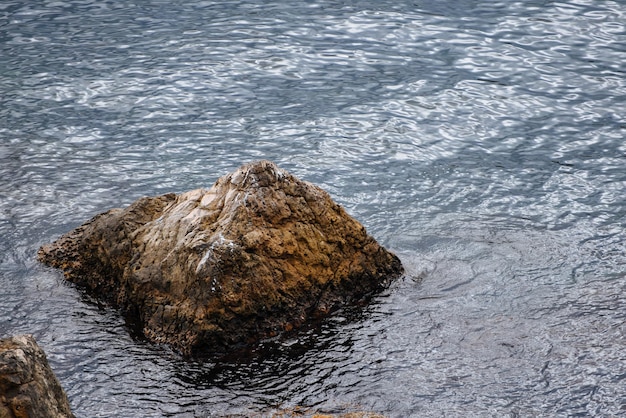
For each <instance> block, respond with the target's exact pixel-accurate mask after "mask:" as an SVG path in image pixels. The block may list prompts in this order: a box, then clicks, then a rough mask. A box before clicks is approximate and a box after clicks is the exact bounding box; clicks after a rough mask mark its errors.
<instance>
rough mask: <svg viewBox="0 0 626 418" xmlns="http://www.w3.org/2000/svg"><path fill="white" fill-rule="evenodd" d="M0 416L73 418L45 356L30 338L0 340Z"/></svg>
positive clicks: (3, 417)
mask: <svg viewBox="0 0 626 418" xmlns="http://www.w3.org/2000/svg"><path fill="white" fill-rule="evenodd" d="M0 417H2V418H27V417H28V418H41V417H49V418H69V417H72V418H73V417H74V415H73V414H72V412H71V411H70V405H69V402H68V400H67V396H66V395H65V392H64V391H63V389H62V388H61V385H60V384H59V381H58V380H57V378H56V376H55V375H54V373H53V372H52V369H50V365H49V364H48V360H47V359H46V355H45V353H44V352H43V350H42V349H41V348H40V347H39V346H38V345H37V343H36V342H35V339H34V338H33V337H31V336H30V335H20V336H16V337H11V338H6V339H2V340H0Z"/></svg>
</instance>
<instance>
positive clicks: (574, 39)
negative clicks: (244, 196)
mask: <svg viewBox="0 0 626 418" xmlns="http://www.w3.org/2000/svg"><path fill="white" fill-rule="evenodd" d="M429 3H433V4H429ZM625 25H626V4H624V2H615V1H603V0H597V1H596V0H594V1H585V0H566V1H563V2H552V1H523V2H496V3H494V2H487V1H478V0H458V1H449V2H391V1H355V2H348V3H346V4H342V3H341V2H327V1H314V2H254V1H226V2H209V1H186V2H182V1H171V0H168V1H157V0H153V1H142V2H126V1H124V2H122V1H120V2H100V1H94V0H82V1H78V0H76V1H72V0H70V1H44V0H41V1H35V0H30V1H11V0H8V1H7V0H5V1H3V2H2V4H1V5H0V58H1V59H0V236H1V237H2V240H0V289H1V290H0V334H2V335H9V334H17V333H24V332H26V333H32V334H34V335H35V336H36V338H37V339H38V341H39V343H40V344H41V345H42V346H43V347H44V349H45V350H46V351H47V353H48V357H49V360H50V362H51V364H52V365H53V368H54V370H55V371H56V373H57V374H58V376H59V378H60V380H61V381H62V384H63V386H64V387H65V389H66V390H67V393H68V395H69V398H70V401H71V404H72V407H73V409H74V411H75V412H76V415H77V416H81V417H111V416H120V417H121V416H146V417H147V416H154V417H161V416H181V417H193V416H224V415H235V416H239V415H241V416H251V415H260V416H267V415H271V414H272V413H278V412H281V411H284V410H294V409H296V410H298V411H303V413H309V414H310V413H312V411H321V412H334V413H341V412H346V411H356V410H361V411H374V412H379V413H383V414H385V415H387V416H390V417H406V416H433V417H438V416H444V415H445V416H468V415H470V416H472V415H475V416H507V415H508V416H568V415H569V416H585V415H592V416H593V415H596V416H617V415H621V414H626V401H625V400H624V393H625V388H626V354H625V353H626V350H625V349H626V325H625V320H626V298H625V296H624V295H625V294H626V244H625V238H626V232H625V230H624V227H625V224H626V219H625V213H626V198H625V191H626V140H625V139H626V77H625V67H624V63H625V62H626V29H625ZM260 158H267V159H271V160H274V161H276V162H277V163H278V164H279V165H280V166H282V167H283V168H286V169H288V170H290V171H291V172H293V173H294V174H296V175H298V176H299V177H301V178H304V179H306V180H309V181H312V182H314V183H316V184H318V185H320V186H322V187H323V188H325V189H326V190H328V191H329V192H330V193H331V194H332V195H333V197H334V198H335V199H336V200H337V201H338V202H340V203H341V204H343V205H344V206H345V207H346V208H347V210H348V211H349V212H350V213H351V214H353V215H354V216H355V217H356V218H357V219H359V220H360V221H361V222H362V223H363V224H364V225H365V226H366V227H367V228H368V230H369V232H370V233H371V234H373V235H374V236H375V237H376V238H377V239H378V240H379V241H380V242H381V243H382V244H384V245H386V246H387V247H389V248H391V249H393V250H394V251H396V252H397V253H398V254H399V255H400V257H401V258H402V260H403V262H404V264H405V266H406V268H407V275H406V277H404V278H403V279H401V280H399V281H397V282H395V283H394V284H393V285H392V286H391V288H390V289H389V290H388V291H387V292H385V294H383V295H381V296H380V297H378V298H377V299H376V300H375V301H374V303H373V304H372V305H371V306H369V307H368V308H367V309H365V310H362V311H346V312H342V313H340V314H339V315H337V316H335V317H333V318H332V319H330V320H328V321H326V322H325V323H323V324H321V325H319V326H317V327H314V328H312V329H308V330H304V331H303V332H302V333H301V334H299V335H298V336H297V337H294V338H292V339H289V340H277V341H268V342H266V343H265V345H264V347H261V348H260V349H259V352H258V353H257V355H256V356H254V357H252V358H250V359H242V360H241V361H233V362H230V363H221V364H216V363H213V362H208V361H207V362H188V361H185V360H183V359H182V358H180V357H179V356H178V355H177V354H176V353H173V352H171V351H170V350H168V349H167V348H165V347H159V346H153V345H151V344H148V343H146V342H144V341H142V340H141V339H138V338H135V337H134V336H132V335H131V333H130V331H129V329H128V328H127V327H126V326H125V324H124V321H123V319H122V318H121V317H120V316H119V315H118V313H117V312H116V311H115V310H113V309H111V308H108V307H106V306H101V305H99V304H98V303H97V302H96V301H94V300H91V299H89V298H88V297H87V296H85V295H84V294H82V293H81V292H80V291H78V290H77V289H75V288H74V287H73V286H71V285H68V284H66V283H65V282H64V281H63V279H62V277H61V274H60V273H59V272H58V271H55V270H50V269H47V268H44V267H42V266H41V265H39V264H37V262H36V261H35V253H36V250H37V248H38V247H39V246H40V245H41V244H43V243H46V242H50V241H52V240H53V239H55V238H56V237H58V236H59V235H60V234H62V233H64V232H66V231H68V230H70V229H71V228H73V227H75V226H77V225H78V224H80V223H82V222H83V221H85V220H87V219H89V218H90V217H91V216H93V215H94V214H96V213H98V212H101V211H104V210H107V209H109V208H111V207H119V206H123V205H126V204H129V203H130V202H132V201H133V200H135V199H136V198H138V197H140V196H143V195H157V194H161V193H164V192H170V191H174V192H182V191H186V190H189V189H192V188H197V187H202V186H205V187H206V186H210V185H211V184H212V183H213V182H214V181H215V180H216V179H217V177H219V176H221V175H223V174H225V173H227V172H229V171H232V170H234V169H235V168H236V167H238V166H239V165H240V164H242V163H244V162H248V161H250V160H256V159H260Z"/></svg>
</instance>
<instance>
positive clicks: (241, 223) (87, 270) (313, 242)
mask: <svg viewBox="0 0 626 418" xmlns="http://www.w3.org/2000/svg"><path fill="white" fill-rule="evenodd" d="M38 255H39V259H40V260H41V261H42V262H44V263H46V264H48V265H51V266H54V267H58V268H61V269H62V270H63V271H64V273H65V276H66V278H67V279H68V280H70V281H72V282H74V283H77V284H79V285H82V286H84V287H85V288H86V289H87V290H88V291H90V292H91V293H92V294H94V295H96V296H98V297H101V298H104V299H106V300H108V301H109V302H111V303H113V304H114V305H116V306H118V307H120V308H121V309H122V311H123V312H124V313H125V314H126V315H128V316H131V317H132V318H133V319H134V320H137V321H138V323H139V324H140V325H141V327H142V330H143V333H144V334H145V336H146V337H147V338H148V339H150V340H152V341H155V342H162V343H166V344H170V345H171V346H173V347H175V348H177V349H178V350H180V351H181V352H183V353H185V354H199V353H223V352H225V351H226V350H230V349H232V348H234V347H240V346H244V345H246V344H249V343H251V342H254V341H257V340H259V339H260V338H263V337H267V336H271V335H275V334H276V333H279V332H281V331H283V330H289V329H293V328H297V327H299V326H300V325H301V324H303V323H305V322H306V321H307V320H309V319H310V318H312V317H316V316H319V315H324V314H326V313H328V312H330V311H332V310H333V309H336V308H337V307H340V306H342V305H343V304H346V303H351V302H353V301H357V300H360V299H362V298H367V297H368V296H370V295H372V294H373V293H375V292H376V291H379V290H380V289H382V288H384V287H385V286H386V285H387V284H388V283H389V281H390V280H391V279H393V278H395V277H397V276H398V275H400V274H401V273H402V271H403V269H402V265H401V263H400V261H399V260H398V258H397V257H396V256H395V255H393V254H392V253H390V252H388V251H387V250H385V249H384V248H383V247H381V246H380V245H379V244H378V243H377V242H376V241H375V240H374V239H373V238H372V237H371V236H369V235H368V234H367V232H366V230H365V228H364V227H363V226H362V225H361V224H360V223H359V222H358V221H356V220H355V219H353V218H352V217H350V216H349V215H348V214H347V213H346V212H345V210H344V209H343V208H342V207H341V206H340V205H338V204H337V203H335V202H334V201H333V200H332V199H331V198H330V196H329V195H328V193H326V192H325V191H324V190H322V189H321V188H319V187H317V186H315V185H313V184H311V183H308V182H305V181H302V180H299V179H298V178H296V177H294V176H293V175H291V174H289V173H288V172H287V171H285V170H282V169H280V168H278V167H277V166H276V165H275V164H274V163H272V162H269V161H260V162H254V163H250V164H247V165H244V166H242V167H241V168H239V169H238V170H236V171H235V172H234V173H231V174H228V175H225V176H223V177H221V178H220V179H218V180H217V182H216V183H215V184H214V185H213V187H211V188H210V189H208V190H207V189H197V190H192V191H189V192H186V193H182V194H180V195H176V194H173V193H171V194H166V195H162V196H158V197H146V198H141V199H139V200H137V201H136V202H135V203H133V204H131V205H130V206H129V207H127V208H125V209H112V210H110V211H108V212H105V213H103V214H100V215H97V216H96V217H94V218H93V219H91V220H90V221H88V222H87V223H85V224H83V225H81V226H79V227H78V228H76V229H75V230H73V231H71V232H69V233H68V234H66V235H64V236H62V237H61V238H59V239H58V240H57V241H55V242H53V243H52V244H49V245H44V246H43V247H41V249H40V250H39V253H38Z"/></svg>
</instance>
